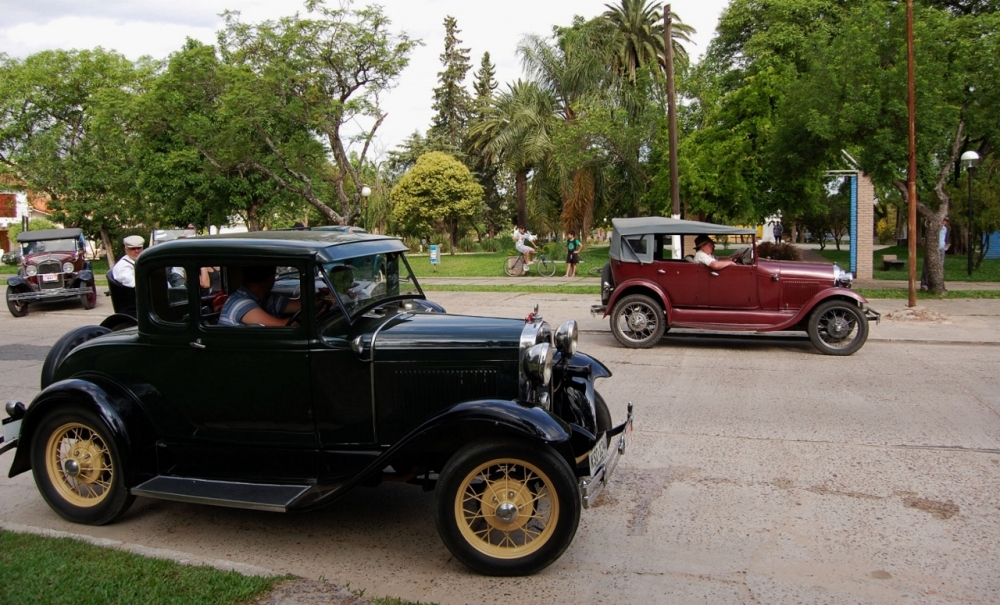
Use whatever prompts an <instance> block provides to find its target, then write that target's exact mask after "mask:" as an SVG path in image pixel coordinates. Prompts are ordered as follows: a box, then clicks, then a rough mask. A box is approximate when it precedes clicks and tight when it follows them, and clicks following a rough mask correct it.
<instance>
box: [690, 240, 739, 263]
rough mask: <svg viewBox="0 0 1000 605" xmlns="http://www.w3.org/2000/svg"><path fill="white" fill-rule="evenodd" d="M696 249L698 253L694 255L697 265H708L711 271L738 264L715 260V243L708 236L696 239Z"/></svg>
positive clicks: (725, 260)
mask: <svg viewBox="0 0 1000 605" xmlns="http://www.w3.org/2000/svg"><path fill="white" fill-rule="evenodd" d="M694 247H695V249H696V250H697V251H698V252H697V253H695V255H694V261H695V262H696V263H702V264H704V265H708V268H709V269H712V270H718V269H725V268H726V267H732V266H733V265H735V264H736V263H735V262H733V261H731V260H729V259H722V260H719V259H717V258H715V255H714V254H713V253H714V252H715V241H713V240H712V238H710V237H708V236H707V235H699V236H698V237H696V238H694Z"/></svg>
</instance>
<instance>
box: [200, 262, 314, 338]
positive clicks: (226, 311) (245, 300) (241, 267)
mask: <svg viewBox="0 0 1000 605" xmlns="http://www.w3.org/2000/svg"><path fill="white" fill-rule="evenodd" d="M272 272H273V273H272ZM264 275H266V277H264ZM272 275H273V280H274V281H273V285H272V284H271V282H270V281H269V280H270V278H271V276H272ZM302 275H303V269H301V268H299V267H292V266H276V265H253V266H251V265H246V264H222V265H205V266H200V267H198V288H199V292H200V296H201V313H200V316H201V319H200V322H201V324H202V325H203V326H206V327H213V328H216V327H217V328H219V329H227V330H232V329H247V328H252V329H258V328H261V327H262V326H261V325H260V324H253V323H249V324H248V323H244V321H243V316H244V315H245V314H246V313H247V311H248V310H253V309H258V308H259V309H262V310H264V311H266V312H267V313H268V314H269V315H271V316H273V317H276V318H279V319H290V318H291V317H292V316H293V315H294V314H295V311H297V310H298V309H299V303H300V302H302V301H303V300H304V298H303V297H302ZM314 281H315V280H314ZM260 283H267V287H269V288H270V290H269V293H268V294H267V295H266V296H264V297H263V298H259V297H258V296H257V294H255V293H254V292H259V291H260V289H259V288H258V287H251V286H252V285H253V284H260ZM320 285H322V286H323V287H325V283H323V282H321V284H320ZM275 327H281V326H271V327H269V328H268V329H273V328H275ZM292 327H295V326H292Z"/></svg>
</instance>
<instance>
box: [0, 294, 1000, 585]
mask: <svg viewBox="0 0 1000 605" xmlns="http://www.w3.org/2000/svg"><path fill="white" fill-rule="evenodd" d="M433 298H434V299H435V300H437V301H439V302H441V303H442V304H444V305H445V306H446V307H447V308H448V310H449V311H451V312H465V313H470V314H496V315H505V316H511V317H522V316H524V315H526V314H527V313H528V311H530V303H531V302H533V301H535V300H540V301H541V304H542V313H543V314H545V315H546V316H547V319H549V320H550V321H552V322H554V323H558V322H559V321H562V320H563V319H568V318H571V317H575V318H578V319H580V323H581V327H582V329H583V336H582V343H581V349H582V350H584V351H585V352H588V353H590V354H592V355H594V356H595V357H597V358H598V359H601V360H602V361H604V362H605V363H606V364H607V365H608V366H610V367H611V369H612V370H613V371H614V376H613V377H611V378H609V379H607V380H605V381H603V382H601V383H599V385H598V387H599V389H600V390H601V391H602V393H603V394H604V396H605V398H606V399H607V400H608V403H609V405H610V407H611V412H612V415H613V416H614V417H615V419H620V418H622V417H623V416H624V413H625V407H626V404H627V402H628V401H633V402H635V406H636V422H635V427H636V432H635V441H634V444H633V448H632V450H631V451H630V452H629V454H628V455H627V456H626V457H625V458H624V459H623V461H622V464H621V465H620V466H619V468H618V472H617V474H616V476H615V477H614V478H613V480H612V484H611V486H610V490H609V491H608V492H606V494H605V495H604V496H602V498H601V499H600V500H599V502H598V505H597V506H596V507H594V508H592V509H590V510H588V511H585V512H584V514H583V518H582V521H581V524H580V529H579V532H578V533H577V536H576V539H575V540H574V542H573V544H572V545H571V546H570V548H569V550H568V551H567V552H566V554H565V555H563V557H562V558H561V559H559V560H558V561H557V562H556V563H555V564H554V565H552V566H551V567H550V568H548V569H547V570H545V571H543V572H542V573H540V574H538V575H536V576H533V577H530V578H512V579H496V578H484V577H481V576H477V575H474V574H472V573H470V572H469V571H467V570H466V569H465V568H464V567H462V566H461V565H460V564H458V563H457V562H455V561H454V560H453V559H452V558H451V557H450V555H449V553H448V551H447V550H446V549H445V547H444V546H443V545H442V543H441V541H440V539H439V538H438V536H437V533H436V531H435V529H434V524H433V517H432V506H433V493H425V492H423V491H421V490H420V489H419V488H415V487H411V486H402V485H385V486H382V487H379V488H377V489H364V488H362V489H358V490H356V491H355V492H354V496H353V497H352V498H349V499H347V500H346V501H342V502H340V503H337V504H335V505H334V506H332V507H330V508H328V509H325V510H322V511H318V512H314V513H308V514H296V515H281V514H274V513H264V512H254V511H240V510H231V509H222V508H212V507H205V506H196V505H187V504H181V503H174V502H162V501H154V500H148V499H142V498H140V499H139V500H138V501H137V503H136V505H134V506H133V507H132V509H131V510H130V511H129V512H128V513H127V514H126V516H125V517H124V518H123V519H122V520H120V521H119V522H117V523H115V524H113V525H110V526H105V527H88V526H79V525H72V524H69V523H66V522H64V521H62V519H61V518H59V517H58V516H56V515H55V514H54V513H53V512H51V511H50V510H49V508H48V507H47V506H46V505H45V504H44V502H43V501H42V499H41V497H40V496H39V495H38V493H37V491H36V490H35V487H34V484H33V481H32V479H31V476H30V474H26V475H20V476H18V477H15V478H13V479H7V478H2V479H0V526H3V527H8V528H15V529H16V528H22V529H27V528H49V529H52V530H57V531H64V532H71V533H76V534H83V535H87V536H93V537H98V538H103V539H108V540H112V541H117V542H119V543H123V544H125V545H127V546H133V547H134V546H136V545H138V546H140V547H143V548H147V549H161V550H160V551H159V552H161V553H162V552H164V551H169V552H172V553H173V554H174V556H175V557H176V558H181V559H184V560H189V561H193V562H201V561H209V562H212V563H213V564H219V562H220V561H223V562H226V561H228V562H232V563H233V564H235V565H237V566H240V565H249V566H256V568H263V569H267V570H273V571H275V572H281V573H292V574H297V575H301V576H305V577H308V578H314V579H315V578H325V579H327V580H330V581H332V582H336V583H339V584H346V583H348V582H349V583H350V586H351V588H355V589H364V590H365V591H366V592H365V594H366V595H367V596H372V595H393V596H401V597H403V598H406V599H409V600H414V601H416V600H419V601H421V602H437V603H441V604H442V605H444V604H453V603H503V604H508V603H511V602H516V603H518V604H519V605H528V604H534V603H539V604H541V603H546V604H547V603H712V604H728V603H734V604H735V603H851V604H854V603H998V602H1000V548H997V536H998V535H1000V489H998V486H1000V398H998V396H997V393H998V392H1000V377H998V373H997V370H996V368H997V367H998V361H1000V347H997V346H995V345H996V343H997V341H998V340H1000V337H998V333H1000V330H998V327H1000V303H998V302H996V301H983V302H978V303H971V302H965V301H935V302H934V306H935V310H936V311H937V313H939V315H938V314H931V315H930V318H931V319H932V320H933V319H935V318H936V321H930V322H927V321H924V322H909V323H908V322H895V321H893V320H889V321H883V322H882V325H881V326H873V327H872V338H871V339H870V340H869V342H868V344H866V345H865V347H864V348H862V349H861V351H860V352H858V353H857V354H856V355H854V356H851V357H847V358H833V357H826V356H823V355H820V354H818V353H817V352H816V351H815V350H814V349H813V348H812V347H811V345H810V344H809V341H808V339H806V338H805V337H803V336H790V335H785V336H766V337H762V336H730V337H714V336H713V337H706V336H691V335H680V336H677V335H672V334H671V335H668V337H667V338H666V339H664V341H663V343H662V344H661V345H659V346H657V347H654V348H653V349H650V350H645V351H633V350H626V349H623V348H620V347H619V346H618V345H617V343H616V342H615V341H614V339H613V338H612V336H611V334H610V332H609V331H608V330H607V323H606V321H604V320H602V319H599V318H590V317H588V316H586V314H585V310H586V309H588V308H589V305H590V304H591V303H592V302H593V301H592V300H591V297H587V296H572V295H516V294H511V295H498V294H486V293H482V294H480V293H456V292H440V293H433ZM893 304H895V303H893ZM887 306H890V303H885V306H883V308H881V309H880V310H883V311H886V310H888V309H887V308H886V307H887ZM896 306H898V305H896ZM109 312H110V304H109V302H108V300H107V299H105V298H102V299H101V301H100V306H99V307H98V308H97V309H95V310H93V311H84V310H82V309H79V308H77V307H74V306H72V305H67V306H65V307H62V308H58V309H55V310H51V311H46V312H34V311H33V312H32V314H30V315H29V316H28V317H26V318H23V319H14V318H12V317H10V316H9V315H5V316H0V384H2V385H3V386H2V387H0V395H2V396H3V398H4V400H6V399H11V398H19V399H21V400H23V401H28V400H30V399H31V398H32V397H33V396H34V395H35V393H36V391H37V382H38V373H39V370H40V368H41V364H42V360H43V359H44V354H45V351H46V350H47V347H48V346H50V345H51V344H52V343H53V342H54V341H55V340H56V339H57V338H58V337H59V336H60V335H61V334H62V333H63V332H64V331H65V330H67V329H69V328H71V327H74V326H76V325H83V324H87V323H98V322H99V321H100V319H102V318H103V317H104V315H105V314H107V313H109ZM10 459H11V454H9V453H8V454H6V455H5V456H4V457H3V458H0V470H2V471H6V469H7V468H8V467H9V464H10Z"/></svg>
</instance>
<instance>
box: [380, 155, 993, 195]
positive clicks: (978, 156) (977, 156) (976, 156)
mask: <svg viewBox="0 0 1000 605" xmlns="http://www.w3.org/2000/svg"><path fill="white" fill-rule="evenodd" d="M976 157H979V156H976ZM371 194H372V188H371V187H369V186H368V185H364V186H362V187H361V197H368V196H369V195H371Z"/></svg>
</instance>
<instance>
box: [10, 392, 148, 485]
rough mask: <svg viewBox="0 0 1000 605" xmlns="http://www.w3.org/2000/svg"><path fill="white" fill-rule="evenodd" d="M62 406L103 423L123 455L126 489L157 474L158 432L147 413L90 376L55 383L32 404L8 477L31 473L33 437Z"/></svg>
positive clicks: (128, 398) (26, 416)
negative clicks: (142, 477)
mask: <svg viewBox="0 0 1000 605" xmlns="http://www.w3.org/2000/svg"><path fill="white" fill-rule="evenodd" d="M62 406H78V407H81V408H83V409H86V410H88V411H90V412H93V413H94V414H96V415H97V416H98V417H99V418H100V419H101V420H103V421H104V424H105V425H106V426H107V428H108V430H109V431H110V433H111V438H112V439H114V441H115V444H116V445H117V446H118V451H119V452H120V453H121V457H122V466H123V468H122V476H123V477H125V483H126V485H127V486H131V485H135V484H136V483H135V479H136V477H137V476H139V475H140V474H142V475H147V474H148V475H150V476H151V475H152V474H153V472H155V468H156V432H155V430H154V429H153V424H152V423H151V422H150V421H149V418H148V417H147V416H146V412H145V410H143V409H142V407H141V406H140V405H139V403H138V400H136V399H135V398H134V397H133V396H132V395H131V393H129V391H128V390H127V389H125V388H124V387H123V386H121V385H118V384H117V383H114V382H112V381H110V380H108V379H104V378H102V377H97V376H88V377H84V378H72V379H68V380H60V381H59V382H56V383H53V384H52V385H50V386H49V387H48V388H46V389H45V390H43V391H42V392H41V393H39V394H38V395H37V396H36V397H35V399H34V400H33V401H32V402H31V405H29V406H28V409H27V411H26V412H25V415H24V420H23V421H22V423H21V430H20V434H19V436H18V440H17V451H16V452H15V454H14V460H13V462H12V463H11V465H10V474H9V475H8V476H9V477H14V476H15V475H19V474H21V473H23V472H25V471H28V470H31V443H32V441H33V439H34V436H35V435H34V433H35V431H36V430H37V429H38V426H39V425H41V424H42V422H43V420H44V419H45V417H46V416H47V415H48V414H49V413H50V412H52V411H53V410H55V409H57V408H59V407H62Z"/></svg>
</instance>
